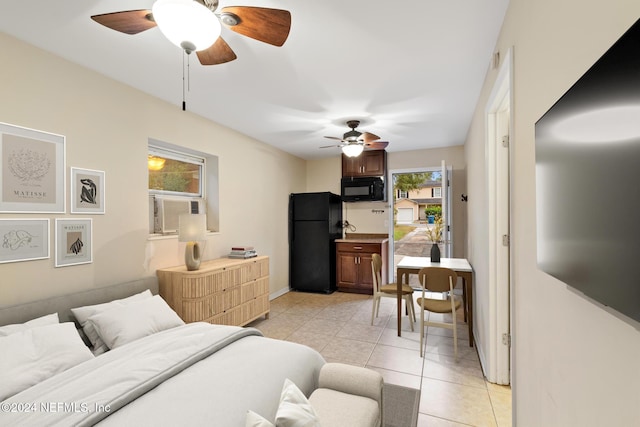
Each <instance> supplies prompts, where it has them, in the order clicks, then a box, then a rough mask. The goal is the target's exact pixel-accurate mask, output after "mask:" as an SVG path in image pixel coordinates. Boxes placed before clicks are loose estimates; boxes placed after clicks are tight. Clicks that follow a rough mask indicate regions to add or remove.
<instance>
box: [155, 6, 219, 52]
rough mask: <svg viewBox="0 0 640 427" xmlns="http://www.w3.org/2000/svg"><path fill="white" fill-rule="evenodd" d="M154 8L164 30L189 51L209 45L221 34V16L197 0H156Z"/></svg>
mask: <svg viewBox="0 0 640 427" xmlns="http://www.w3.org/2000/svg"><path fill="white" fill-rule="evenodd" d="M152 12H153V19H154V20H155V21H156V24H158V27H159V28H160V31H162V34H164V36H165V37H166V38H168V39H169V41H170V42H171V43H173V44H175V45H176V46H179V47H181V48H183V49H184V50H185V51H186V52H187V53H191V52H193V51H196V50H203V49H206V48H208V47H209V46H211V45H212V44H213V43H214V42H215V41H216V39H217V38H218V37H219V36H220V21H218V18H217V17H216V16H215V15H214V14H213V12H212V11H211V10H209V9H208V8H207V7H206V6H204V5H203V4H201V3H198V2H196V1H193V0H157V1H156V2H155V3H154V4H153V8H152Z"/></svg>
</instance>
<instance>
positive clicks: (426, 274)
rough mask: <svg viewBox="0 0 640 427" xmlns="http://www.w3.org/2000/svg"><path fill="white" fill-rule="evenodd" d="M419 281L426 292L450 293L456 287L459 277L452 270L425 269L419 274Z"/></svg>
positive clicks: (439, 268)
mask: <svg viewBox="0 0 640 427" xmlns="http://www.w3.org/2000/svg"><path fill="white" fill-rule="evenodd" d="M418 280H420V284H421V285H422V288H423V289H424V290H427V291H430V292H449V291H450V290H451V289H452V288H455V287H456V282H457V281H458V275H457V274H456V272H455V271H453V270H451V269H450V268H444V267H425V268H423V269H421V270H420V271H419V272H418Z"/></svg>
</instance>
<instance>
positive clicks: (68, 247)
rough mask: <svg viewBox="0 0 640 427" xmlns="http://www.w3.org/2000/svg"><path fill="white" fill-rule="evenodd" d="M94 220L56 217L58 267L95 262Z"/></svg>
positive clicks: (56, 263) (56, 262) (56, 264)
mask: <svg viewBox="0 0 640 427" xmlns="http://www.w3.org/2000/svg"><path fill="white" fill-rule="evenodd" d="M91 226H92V220H91V219H90V218H82V219H60V218H57V219H56V261H55V266H56V267H66V266H68V265H77V264H88V263H90V262H93V256H92V252H93V237H92V234H91Z"/></svg>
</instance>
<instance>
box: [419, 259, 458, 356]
mask: <svg viewBox="0 0 640 427" xmlns="http://www.w3.org/2000/svg"><path fill="white" fill-rule="evenodd" d="M418 280H419V281H420V285H421V287H422V297H421V298H417V299H416V303H417V304H418V306H419V307H420V308H421V309H422V310H420V357H423V352H424V346H423V340H424V327H425V326H436V327H439V328H447V329H452V330H453V351H454V355H455V358H456V361H457V360H458V330H457V326H456V310H457V309H458V308H460V306H461V305H462V304H461V301H460V298H458V297H457V296H456V295H454V293H453V288H455V287H456V282H457V281H458V275H457V274H456V272H455V271H453V270H451V269H450V268H444V267H425V268H423V269H421V270H420V271H419V272H418ZM426 292H429V293H430V294H429V297H427V296H426ZM431 293H439V294H440V295H439V296H438V298H431V296H435V295H431ZM425 311H428V312H431V313H441V314H446V313H450V314H451V317H452V318H453V321H452V323H448V322H444V321H443V322H436V321H431V320H427V321H425V320H424V317H425ZM429 317H431V316H429Z"/></svg>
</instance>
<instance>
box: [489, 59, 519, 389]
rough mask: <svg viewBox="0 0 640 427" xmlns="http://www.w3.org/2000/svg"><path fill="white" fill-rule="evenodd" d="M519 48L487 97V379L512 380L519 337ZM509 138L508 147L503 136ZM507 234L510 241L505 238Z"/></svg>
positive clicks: (502, 381) (504, 62) (506, 61)
mask: <svg viewBox="0 0 640 427" xmlns="http://www.w3.org/2000/svg"><path fill="white" fill-rule="evenodd" d="M513 106H514V101H513V48H509V50H508V51H507V53H506V55H505V57H504V61H503V63H502V65H501V67H500V70H499V72H498V77H497V78H496V81H495V83H494V86H493V90H492V91H491V94H490V96H489V100H488V101H487V105H486V109H485V118H486V130H487V135H486V140H485V143H486V147H485V150H486V151H485V152H486V185H487V200H488V201H489V202H488V207H489V216H488V217H489V223H488V226H489V233H488V236H489V254H488V255H489V280H488V285H489V306H490V308H491V309H490V310H489V313H488V315H489V352H490V354H489V355H488V361H487V362H488V366H484V368H485V369H484V370H485V375H486V376H487V380H488V381H490V382H492V383H496V384H505V385H507V384H511V369H512V365H513V363H514V361H513V353H512V351H511V349H512V346H513V339H514V337H512V335H511V331H512V330H513V327H512V321H513V315H512V314H513V294H514V292H513V290H514V279H513V278H514V274H513V252H514V249H513V246H514V245H513V241H514V236H513V227H512V225H511V223H512V221H511V218H512V217H513V208H512V203H511V200H512V193H511V189H512V188H513V185H512V179H513V178H512V173H511V169H510V168H511V164H512V160H511V157H512V147H513V143H514V140H513V132H512V130H513ZM505 134H506V137H507V138H508V139H507V141H506V146H505V145H504V144H503V137H504V136H505ZM504 236H506V241H505V240H504Z"/></svg>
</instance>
